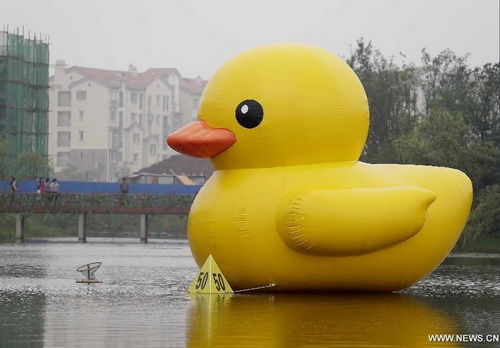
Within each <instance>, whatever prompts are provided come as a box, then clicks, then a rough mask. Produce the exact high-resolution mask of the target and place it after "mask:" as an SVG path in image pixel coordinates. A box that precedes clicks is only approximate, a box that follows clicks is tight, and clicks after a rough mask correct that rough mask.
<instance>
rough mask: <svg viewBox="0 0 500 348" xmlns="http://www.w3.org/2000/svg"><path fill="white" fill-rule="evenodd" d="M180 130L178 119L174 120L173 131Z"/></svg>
mask: <svg viewBox="0 0 500 348" xmlns="http://www.w3.org/2000/svg"><path fill="white" fill-rule="evenodd" d="M179 128H181V121H180V120H179V119H178V118H174V131H176V130H178V129H179Z"/></svg>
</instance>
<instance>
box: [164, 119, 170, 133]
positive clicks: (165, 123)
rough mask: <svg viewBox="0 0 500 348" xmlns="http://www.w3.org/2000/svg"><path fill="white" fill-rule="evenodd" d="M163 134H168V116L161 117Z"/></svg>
mask: <svg viewBox="0 0 500 348" xmlns="http://www.w3.org/2000/svg"><path fill="white" fill-rule="evenodd" d="M163 132H166V133H170V126H169V124H168V115H163Z"/></svg>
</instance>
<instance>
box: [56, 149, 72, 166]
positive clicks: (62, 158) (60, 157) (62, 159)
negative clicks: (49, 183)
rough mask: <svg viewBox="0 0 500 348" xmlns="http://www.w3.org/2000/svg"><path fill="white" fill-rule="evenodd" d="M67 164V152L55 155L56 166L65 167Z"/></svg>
mask: <svg viewBox="0 0 500 348" xmlns="http://www.w3.org/2000/svg"><path fill="white" fill-rule="evenodd" d="M68 164H69V152H58V153H57V166H58V167H67V166H68Z"/></svg>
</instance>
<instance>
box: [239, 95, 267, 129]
mask: <svg viewBox="0 0 500 348" xmlns="http://www.w3.org/2000/svg"><path fill="white" fill-rule="evenodd" d="M263 117H264V109H263V108H262V105H260V104H259V102H258V101H256V100H253V99H247V100H244V101H242V102H241V103H240V104H239V105H238V106H237V107H236V120H237V121H238V123H239V124H240V125H242V126H243V127H245V128H255V127H257V126H258V125H259V124H260V123H261V122H262V118H263Z"/></svg>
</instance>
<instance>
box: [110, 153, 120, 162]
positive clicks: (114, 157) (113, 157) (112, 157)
mask: <svg viewBox="0 0 500 348" xmlns="http://www.w3.org/2000/svg"><path fill="white" fill-rule="evenodd" d="M109 159H110V161H111V163H116V162H118V152H116V151H110V152H109Z"/></svg>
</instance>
